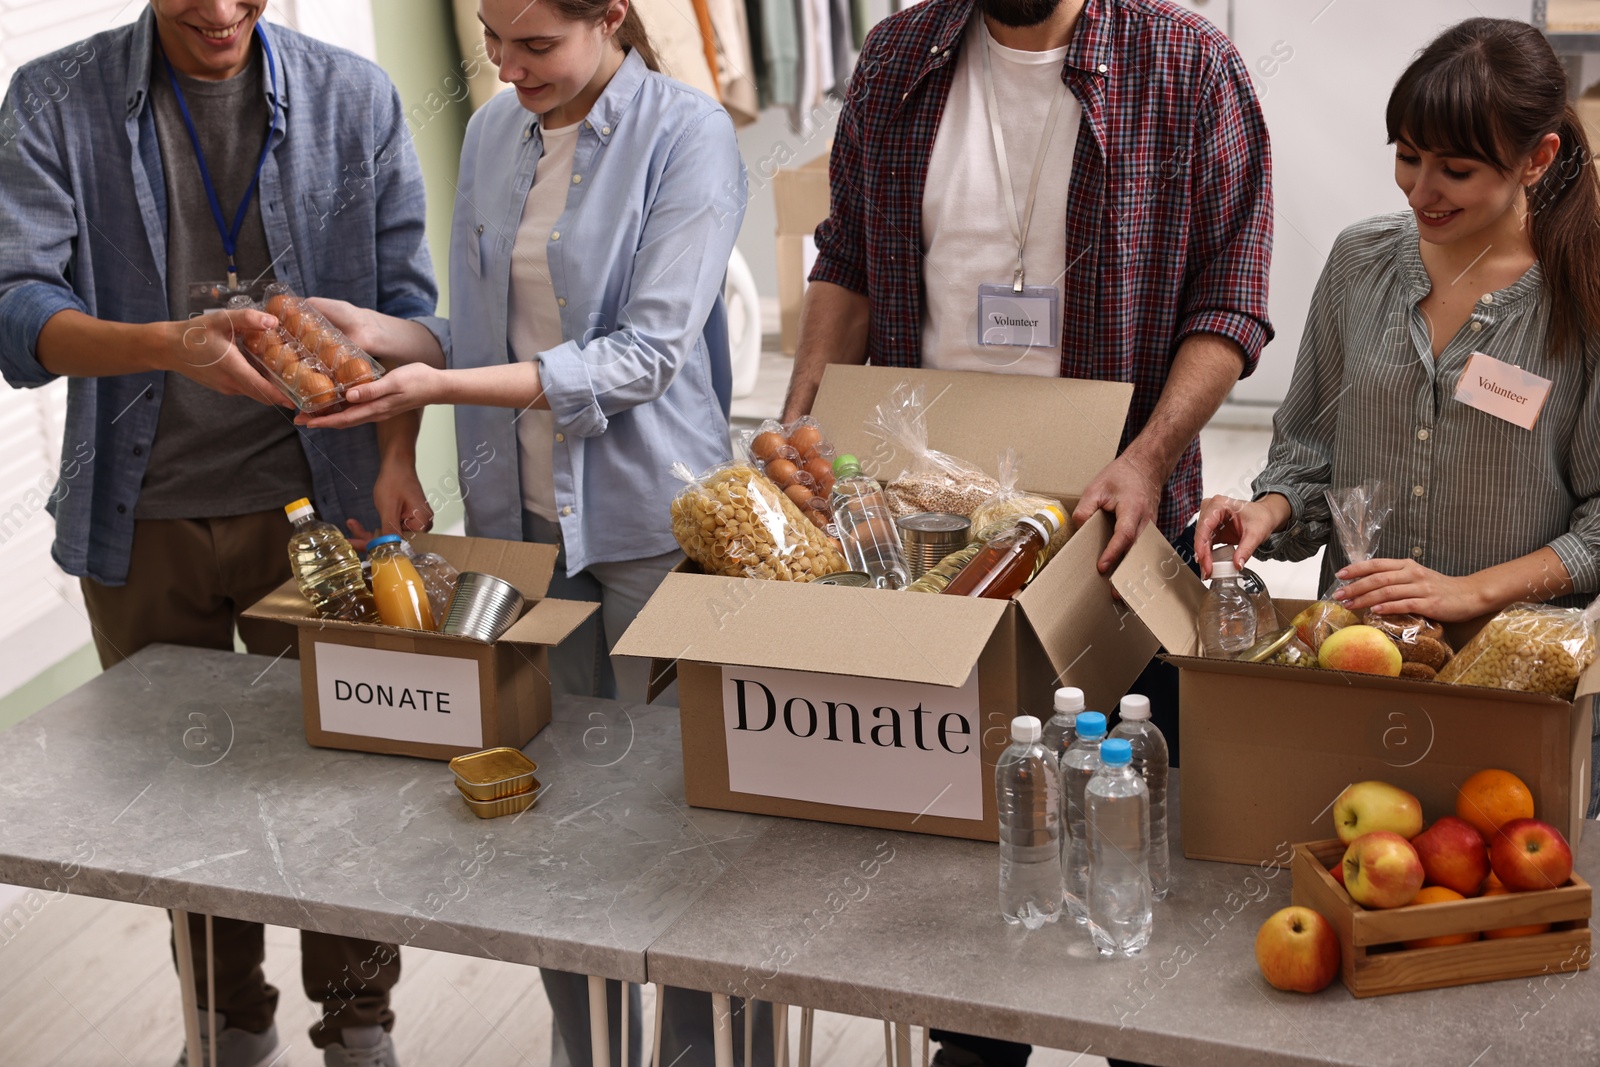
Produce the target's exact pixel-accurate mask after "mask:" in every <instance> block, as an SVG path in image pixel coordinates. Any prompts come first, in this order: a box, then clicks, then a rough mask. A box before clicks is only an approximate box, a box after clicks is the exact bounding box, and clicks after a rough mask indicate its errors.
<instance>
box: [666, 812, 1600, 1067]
mask: <svg viewBox="0 0 1600 1067" xmlns="http://www.w3.org/2000/svg"><path fill="white" fill-rule="evenodd" d="M1176 794H1177V790H1176V782H1174V783H1173V796H1174V797H1176ZM1176 814H1179V813H1176V812H1175V815H1176ZM1179 851H1180V850H1178V849H1177V848H1176V847H1174V853H1175V854H1176V853H1178V852H1179ZM997 863H998V860H997V854H996V849H995V846H993V845H984V844H977V843H974V842H968V841H955V840H949V839H943V838H935V837H925V836H921V835H913V834H899V833H890V832H886V831H882V830H866V829H857V828H852V827H839V826H828V825H824V824H821V823H810V822H798V821H789V820H783V821H779V822H777V823H775V824H774V825H773V826H772V827H771V828H770V829H769V830H767V831H766V832H765V833H764V834H763V835H762V836H761V838H760V840H759V841H758V842H757V843H756V844H755V845H754V846H753V847H752V848H750V849H749V850H747V851H746V852H745V853H744V854H743V855H741V856H739V857H738V858H737V859H736V861H735V862H734V863H732V864H731V865H730V866H729V868H728V869H727V871H726V872H724V874H723V876H722V877H721V878H720V879H718V881H717V882H716V883H715V884H714V885H713V886H711V888H710V889H708V890H707V891H706V892H705V893H704V894H702V895H701V896H700V898H699V899H698V900H696V901H695V903H694V905H693V906H692V907H690V908H689V910H688V911H686V912H685V913H684V914H683V916H682V917H681V918H680V919H679V920H678V921H677V922H676V923H674V924H673V926H672V928H671V929H669V930H668V931H667V932H666V933H665V934H664V935H663V936H662V937H661V938H660V939H659V940H657V941H656V942H655V944H654V945H652V946H651V948H650V953H649V974H650V980H651V981H653V982H663V983H666V984H669V985H678V986H688V987H692V988H696V989H707V990H711V991H713V992H716V993H730V994H741V995H749V996H755V997H759V998H761V999H766V1000H772V1001H775V1002H777V1003H787V1004H801V1005H806V1006H810V1007H816V1008H821V1009H825V1010H830V1011H841V1012H848V1013H850V1014H854V1015H866V1016H871V1017H875V1018H879V1019H889V1020H893V1021H895V1022H899V1023H909V1024H914V1025H932V1026H934V1027H938V1028H942V1029H949V1030H960V1031H965V1032H967V1033H974V1034H983V1035H987V1036H991V1037H1000V1038H1007V1039H1010V1040H1013V1041H1025V1042H1030V1043H1033V1044H1036V1045H1044V1046H1048V1047H1052V1048H1061V1049H1069V1050H1086V1051H1089V1052H1092V1053H1093V1054H1095V1055H1099V1056H1111V1057H1117V1058H1122V1059H1130V1060H1135V1061H1138V1062H1141V1063H1148V1064H1170V1065H1179V1064H1181V1065H1183V1067H1210V1065H1216V1067H1255V1065H1266V1064H1273V1065H1288V1064H1296V1065H1298V1064H1308V1065H1309V1064H1350V1065H1361V1067H1416V1065H1419V1064H1427V1065H1429V1067H1435V1065H1438V1067H1494V1065H1512V1064H1515V1065H1519V1067H1520V1065H1530V1064H1539V1065H1541V1067H1553V1065H1559V1064H1574V1065H1577V1064H1582V1065H1585V1067H1592V1065H1594V1064H1596V1063H1600V973H1596V974H1591V973H1589V972H1582V973H1580V974H1579V975H1578V976H1577V977H1575V978H1568V977H1565V976H1563V975H1561V974H1560V973H1557V974H1554V975H1552V976H1550V977H1547V978H1545V979H1542V980H1539V981H1533V980H1513V981H1505V982H1495V983H1487V984H1482V985H1474V986H1462V987H1457V988H1453V989H1444V990H1435V991H1430V992H1421V993H1408V994H1400V995H1394V996H1387V997H1376V998H1370V999H1366V1000H1356V999H1354V998H1353V997H1351V996H1350V994H1349V993H1348V992H1346V991H1345V989H1344V987H1343V986H1342V985H1340V984H1339V983H1337V982H1335V984H1334V986H1333V987H1332V988H1330V989H1327V990H1324V991H1323V992H1322V993H1320V994H1317V995H1316V996H1311V997H1307V996H1302V995H1299V994H1293V993H1281V992H1278V991H1277V990H1274V989H1273V988H1271V987H1270V986H1268V985H1267V984H1266V982H1265V981H1264V980H1263V979H1262V978H1261V975H1260V973H1259V972H1258V970H1257V969H1256V964H1255V953H1254V944H1255V936H1256V931H1257V929H1258V928H1259V927H1260V925H1261V923H1262V921H1264V920H1265V919H1266V918H1267V916H1268V915H1270V914H1272V912H1274V911H1276V910H1277V909H1278V908H1280V907H1286V906H1287V905H1288V904H1289V903H1290V889H1291V886H1290V874H1289V872H1288V871H1287V870H1278V869H1276V868H1269V869H1267V870H1266V871H1263V870H1261V869H1258V868H1254V867H1247V866H1240V865H1234V864H1225V863H1200V862H1193V863H1191V862H1187V861H1185V860H1183V859H1182V858H1181V856H1177V855H1175V859H1174V867H1173V879H1174V885H1173V891H1172V894H1171V896H1170V897H1169V898H1168V899H1167V900H1165V901H1163V902H1161V903H1160V904H1158V905H1157V912H1156V923H1155V931H1154V936H1153V939H1152V942H1151V944H1150V945H1149V946H1148V947H1147V948H1146V949H1145V951H1144V953H1143V954H1142V955H1141V956H1139V957H1138V958H1136V959H1133V960H1117V961H1108V960H1101V959H1099V958H1098V957H1096V956H1095V954H1094V950H1093V948H1092V946H1091V945H1090V944H1089V940H1088V937H1087V935H1086V934H1084V933H1083V932H1082V928H1081V927H1077V926H1075V925H1073V924H1070V923H1067V924H1064V925H1063V924H1058V925H1055V926H1050V927H1046V928H1045V929H1043V930H1039V931H1036V932H1031V933H1030V932H1027V931H1024V930H1023V929H1021V928H1020V927H1010V926H1007V925H1006V924H1005V923H1004V922H1003V921H1002V920H1001V919H1000V916H999V906H998V901H997V877H998V874H997ZM1578 867H1579V872H1580V873H1581V874H1582V875H1583V876H1584V877H1585V878H1586V879H1588V880H1589V881H1591V882H1594V881H1596V879H1597V878H1600V827H1596V826H1593V825H1591V826H1590V828H1589V834H1588V836H1586V837H1585V839H1584V841H1583V843H1582V846H1581V848H1580V850H1579V862H1578Z"/></svg>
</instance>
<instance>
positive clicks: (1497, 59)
mask: <svg viewBox="0 0 1600 1067" xmlns="http://www.w3.org/2000/svg"><path fill="white" fill-rule="evenodd" d="M1385 119H1386V122H1387V125H1388V133H1389V143H1390V144H1393V143H1395V142H1396V141H1397V140H1400V139H1402V138H1404V139H1405V141H1406V142H1407V143H1409V144H1410V145H1412V146H1413V147H1415V148H1418V149H1422V150H1425V151H1429V152H1439V153H1442V154H1448V155H1454V156H1461V157H1464V158H1468V159H1476V160H1479V161H1480V162H1483V163H1487V164H1488V165H1490V166H1492V167H1494V168H1495V169H1496V170H1498V171H1500V172H1501V173H1502V174H1505V173H1509V172H1510V170H1511V166H1512V164H1514V163H1515V162H1516V161H1517V160H1519V159H1523V158H1526V157H1527V156H1528V155H1529V154H1530V153H1532V151H1533V150H1534V148H1535V147H1536V146H1537V145H1538V144H1539V142H1540V140H1542V139H1543V138H1544V137H1545V135H1546V134H1551V133H1554V134H1555V135H1556V136H1558V137H1559V138H1560V139H1561V148H1560V150H1559V153H1558V154H1557V156H1556V159H1555V162H1554V163H1552V164H1551V165H1550V169H1549V170H1547V171H1545V174H1544V177H1543V178H1541V179H1540V180H1539V182H1538V184H1536V185H1534V186H1532V187H1530V188H1529V189H1528V213H1529V227H1528V228H1529V236H1530V238H1531V240H1532V242H1533V251H1534V255H1536V256H1537V257H1538V258H1539V263H1540V266H1541V269H1542V270H1543V272H1544V279H1545V285H1546V287H1547V288H1548V290H1549V293H1550V306H1551V320H1550V333H1551V336H1550V342H1551V350H1552V351H1553V352H1564V351H1567V350H1569V348H1572V347H1576V346H1578V345H1581V344H1582V343H1583V342H1584V341H1585V340H1600V180H1597V177H1596V174H1595V168H1594V167H1593V166H1592V164H1593V161H1594V156H1593V154H1592V153H1591V152H1590V150H1589V139H1588V137H1587V136H1585V134H1584V131H1583V123H1582V122H1581V121H1580V120H1579V119H1578V115H1577V112H1576V111H1574V110H1573V107H1572V104H1571V103H1570V102H1569V101H1568V99H1567V72H1566V69H1565V68H1564V67H1563V66H1562V65H1561V61H1560V60H1559V59H1557V58H1556V54H1555V52H1554V51H1553V50H1552V49H1551V47H1550V43H1549V42H1548V41H1546V40H1545V38H1544V34H1542V33H1540V32H1539V31H1538V30H1536V29H1534V28H1533V27H1532V26H1530V25H1529V24H1528V23H1526V22H1517V21H1514V20H1512V19H1488V18H1476V19H1468V20H1467V21H1465V22H1462V23H1460V24H1459V25H1456V26H1452V27H1451V28H1450V29H1448V30H1446V31H1444V32H1443V33H1441V34H1440V35H1439V36H1438V37H1437V38H1435V39H1434V41H1433V43H1432V44H1430V45H1428V47H1426V48H1424V49H1423V50H1422V52H1421V53H1420V54H1419V55H1418V56H1417V58H1416V59H1415V60H1413V61H1412V63H1411V65H1410V66H1409V67H1407V68H1406V71H1405V73H1404V74H1402V75H1400V80H1399V81H1398V82H1396V83H1395V87H1394V92H1393V93H1391V94H1390V95H1389V107H1388V111H1387V113H1386V115H1385Z"/></svg>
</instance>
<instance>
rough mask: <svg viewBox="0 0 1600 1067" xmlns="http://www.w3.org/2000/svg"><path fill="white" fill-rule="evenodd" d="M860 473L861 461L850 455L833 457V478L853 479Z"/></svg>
mask: <svg viewBox="0 0 1600 1067" xmlns="http://www.w3.org/2000/svg"><path fill="white" fill-rule="evenodd" d="M860 473H861V461H860V460H859V459H857V458H856V457H854V456H852V455H851V454H850V453H848V452H846V453H844V454H843V455H840V456H835V457H834V460H833V476H834V477H835V478H854V477H855V476H856V475H858V474H860Z"/></svg>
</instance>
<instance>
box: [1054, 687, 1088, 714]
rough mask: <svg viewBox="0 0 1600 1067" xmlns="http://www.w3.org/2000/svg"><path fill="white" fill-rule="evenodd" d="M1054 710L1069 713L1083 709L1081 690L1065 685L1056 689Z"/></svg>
mask: <svg viewBox="0 0 1600 1067" xmlns="http://www.w3.org/2000/svg"><path fill="white" fill-rule="evenodd" d="M1056 710H1057V711H1060V712H1066V713H1068V714H1071V713H1073V712H1077V711H1082V710H1083V690H1082V689H1079V688H1077V687H1076V686H1071V685H1066V686H1062V687H1061V688H1060V689H1057V690H1056Z"/></svg>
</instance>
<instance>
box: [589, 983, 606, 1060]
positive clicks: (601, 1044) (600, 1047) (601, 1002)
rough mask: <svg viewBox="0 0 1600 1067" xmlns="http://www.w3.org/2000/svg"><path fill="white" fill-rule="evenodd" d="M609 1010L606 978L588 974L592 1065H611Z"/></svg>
mask: <svg viewBox="0 0 1600 1067" xmlns="http://www.w3.org/2000/svg"><path fill="white" fill-rule="evenodd" d="M610 1016H611V1011H610V1005H608V1004H607V1003H606V980H605V979H604V978H597V977H595V976H594V975H592V974H591V975H590V976H589V1052H590V1057H589V1059H590V1061H591V1063H592V1065H593V1067H611V1026H610V1022H611V1018H610Z"/></svg>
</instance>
